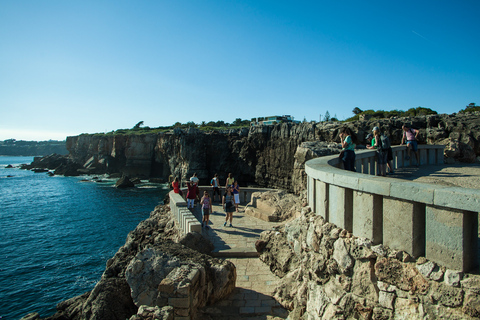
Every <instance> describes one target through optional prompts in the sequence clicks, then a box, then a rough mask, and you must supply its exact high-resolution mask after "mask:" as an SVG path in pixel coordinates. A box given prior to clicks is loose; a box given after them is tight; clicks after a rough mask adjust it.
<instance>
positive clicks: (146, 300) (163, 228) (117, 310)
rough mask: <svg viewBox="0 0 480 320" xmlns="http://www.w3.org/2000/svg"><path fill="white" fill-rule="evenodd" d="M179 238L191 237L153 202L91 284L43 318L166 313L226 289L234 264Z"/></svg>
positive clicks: (192, 307)
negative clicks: (149, 214)
mask: <svg viewBox="0 0 480 320" xmlns="http://www.w3.org/2000/svg"><path fill="white" fill-rule="evenodd" d="M182 239H183V241H184V243H187V244H188V243H191V241H190V242H189V241H185V240H184V239H185V236H181V235H180V234H179V232H178V229H177V226H176V222H175V221H174V220H173V217H172V215H171V214H170V209H169V208H168V207H167V206H164V205H160V206H157V207H156V208H155V211H154V212H152V214H151V216H150V218H148V219H146V220H144V221H142V222H141V223H140V224H139V225H138V226H137V228H136V229H135V230H133V231H132V232H130V233H129V235H128V237H127V241H126V243H125V245H123V246H122V247H121V248H120V249H119V250H118V252H117V253H116V254H115V256H114V257H113V258H112V259H110V260H108V262H107V266H106V269H105V271H104V273H103V275H102V277H101V279H100V281H99V282H98V283H97V284H96V285H95V287H94V288H93V290H92V291H90V292H87V293H85V294H83V295H80V296H77V297H74V298H71V299H69V300H66V301H63V302H61V303H59V304H58V305H57V313H56V314H54V315H53V316H51V317H48V318H45V319H48V320H54V319H57V320H58V319H68V320H77V319H78V320H79V319H98V320H109V319H112V320H113V319H129V318H130V317H132V319H144V318H148V315H149V314H157V315H159V316H160V315H161V316H162V317H163V318H160V319H170V318H171V317H172V316H176V317H177V316H190V315H193V314H195V312H196V309H198V308H201V307H203V306H205V305H206V304H207V303H213V302H215V301H217V300H220V299H222V298H224V297H225V296H226V295H228V294H230V293H231V291H232V290H233V289H234V288H235V280H236V271H235V266H234V265H233V264H232V263H231V262H228V261H221V260H218V259H215V258H212V257H211V256H208V255H205V254H202V253H200V252H198V251H196V250H193V249H191V248H189V247H187V246H185V245H182V244H181V243H178V241H182ZM196 239H197V241H196V242H197V243H196V244H195V246H197V247H208V246H209V244H203V245H202V244H199V243H198V242H206V241H208V240H206V239H203V238H202V237H201V239H198V238H196ZM210 246H211V244H210ZM24 319H39V317H38V314H29V315H27V316H26V317H25V318H24Z"/></svg>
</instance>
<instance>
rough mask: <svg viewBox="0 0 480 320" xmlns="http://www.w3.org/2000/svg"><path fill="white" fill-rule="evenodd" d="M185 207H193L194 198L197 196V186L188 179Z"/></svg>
mask: <svg viewBox="0 0 480 320" xmlns="http://www.w3.org/2000/svg"><path fill="white" fill-rule="evenodd" d="M187 188H188V191H187V208H189V209H193V206H194V204H195V198H196V197H197V186H196V185H195V184H193V183H190V181H188V182H187Z"/></svg>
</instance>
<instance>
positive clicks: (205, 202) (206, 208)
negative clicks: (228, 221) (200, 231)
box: [200, 191, 212, 229]
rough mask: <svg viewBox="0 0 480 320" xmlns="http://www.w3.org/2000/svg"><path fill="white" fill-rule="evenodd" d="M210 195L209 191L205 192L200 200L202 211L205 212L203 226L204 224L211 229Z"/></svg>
mask: <svg viewBox="0 0 480 320" xmlns="http://www.w3.org/2000/svg"><path fill="white" fill-rule="evenodd" d="M210 200H211V199H210V195H209V194H208V191H205V192H204V193H203V197H202V200H200V204H201V205H202V212H203V220H202V227H203V226H204V227H205V229H209V227H208V222H209V221H210V213H212V203H211V201H210Z"/></svg>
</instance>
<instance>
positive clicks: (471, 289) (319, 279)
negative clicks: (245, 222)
mask: <svg viewBox="0 0 480 320" xmlns="http://www.w3.org/2000/svg"><path fill="white" fill-rule="evenodd" d="M303 211H304V213H305V212H307V213H306V214H302V215H301V216H300V217H299V218H297V219H295V220H292V221H290V222H288V223H286V224H285V225H284V226H281V227H278V228H277V230H274V231H265V232H263V233H262V235H261V238H260V240H259V241H257V250H258V251H259V252H260V253H261V255H260V259H261V260H262V261H264V262H265V263H266V264H268V265H269V266H270V269H271V270H272V272H274V273H275V274H276V275H278V276H279V277H281V278H282V281H281V283H280V285H279V286H278V287H277V290H276V292H275V298H276V299H277V301H279V302H280V303H281V304H282V305H283V306H284V307H285V308H287V309H289V310H291V313H290V318H292V319H427V318H432V319H436V318H442V319H445V318H449V319H473V318H478V317H479V316H480V295H479V293H480V291H479V288H480V287H479V284H480V276H478V275H463V274H461V273H459V272H456V271H452V270H446V269H445V268H443V267H441V266H438V265H436V264H435V263H434V262H432V261H427V260H426V259H425V258H419V259H418V260H417V261H415V260H414V259H413V258H412V257H411V256H409V255H408V254H407V253H405V252H402V251H401V252H398V251H393V250H390V249H388V248H386V247H383V246H382V245H377V246H374V245H373V244H372V242H371V241H370V240H368V239H362V238H356V237H354V236H353V235H352V234H351V233H349V232H347V231H346V230H342V229H340V228H337V227H335V225H333V224H331V223H328V222H325V221H324V219H323V218H322V217H321V216H316V215H314V214H313V213H308V209H304V210H303Z"/></svg>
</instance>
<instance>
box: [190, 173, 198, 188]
mask: <svg viewBox="0 0 480 320" xmlns="http://www.w3.org/2000/svg"><path fill="white" fill-rule="evenodd" d="M190 182H191V183H195V184H196V185H198V177H197V173H196V172H195V173H193V176H191V177H190Z"/></svg>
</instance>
